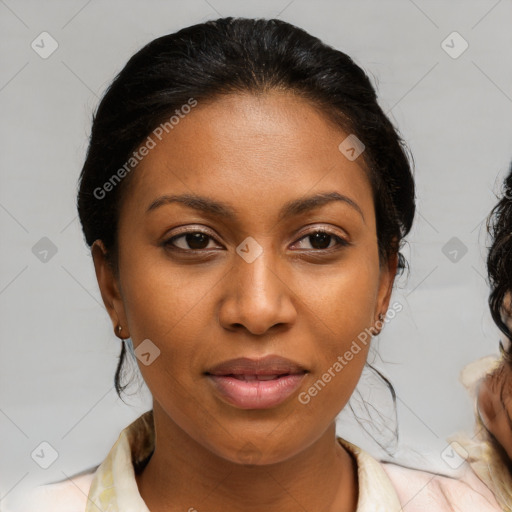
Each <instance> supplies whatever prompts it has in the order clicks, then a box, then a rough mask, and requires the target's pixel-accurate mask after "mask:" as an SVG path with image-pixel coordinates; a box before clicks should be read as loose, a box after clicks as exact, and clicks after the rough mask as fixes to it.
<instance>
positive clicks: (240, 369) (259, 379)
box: [205, 355, 308, 409]
mask: <svg viewBox="0 0 512 512" xmlns="http://www.w3.org/2000/svg"><path fill="white" fill-rule="evenodd" d="M306 373H308V372H307V370H306V368H304V367H303V366H302V365H300V364H298V363H295V362H294V361H291V360H289V359H285V358H283V357H280V356H275V355H270V356H266V357H263V358H257V359H252V358H247V357H240V358H237V359H231V360H229V361H225V362H223V363H221V364H218V365H216V366H214V367H213V368H211V369H210V370H208V371H206V372H205V375H206V376H207V377H208V380H209V381H210V382H211V383H212V384H213V387H214V389H215V390H216V391H217V392H218V393H219V394H220V395H221V397H222V398H223V399H224V400H225V401H227V402H228V403H229V404H231V405H234V406H235V407H238V408H239V409H268V408H271V407H276V406H277V405H279V404H281V403H282V402H284V401H285V400H286V399H287V398H288V397H290V396H291V395H292V394H293V393H294V392H295V391H296V390H297V388H298V387H299V386H300V384H301V382H302V380H303V379H304V376H305V375H306Z"/></svg>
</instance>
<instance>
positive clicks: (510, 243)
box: [487, 164, 512, 364]
mask: <svg viewBox="0 0 512 512" xmlns="http://www.w3.org/2000/svg"><path fill="white" fill-rule="evenodd" d="M487 232H488V233H489V235H490V237H491V246H490V247H489V253H488V255H487V274H488V278H489V284H490V294H489V308H490V310H491V315H492V318H493V320H494V322H495V323H496V325H497V326H498V328H499V329H500V331H501V332H502V333H503V334H504V335H505V336H506V337H507V338H509V339H512V333H511V330H510V328H509V327H508V326H507V323H506V318H507V317H512V302H511V303H510V304H509V303H507V301H506V298H507V297H511V296H512V164H511V165H510V170H509V173H508V175H507V177H506V178H505V180H504V182H503V186H502V192H501V197H500V198H499V201H498V204H496V206H495V207H494V208H493V209H492V211H491V213H490V214H489V217H488V219H487ZM500 351H501V353H502V355H503V357H504V358H505V359H506V360H508V362H509V363H510V364H512V345H511V347H510V348H509V350H505V349H504V347H503V344H502V343H501V342H500Z"/></svg>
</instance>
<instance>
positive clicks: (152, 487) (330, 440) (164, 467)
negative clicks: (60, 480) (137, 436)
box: [136, 402, 358, 512]
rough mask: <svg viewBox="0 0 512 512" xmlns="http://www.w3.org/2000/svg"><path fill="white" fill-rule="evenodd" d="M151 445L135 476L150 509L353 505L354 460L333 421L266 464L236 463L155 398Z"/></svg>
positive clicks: (346, 510) (349, 510) (330, 510)
mask: <svg viewBox="0 0 512 512" xmlns="http://www.w3.org/2000/svg"><path fill="white" fill-rule="evenodd" d="M153 417H154V422H155V432H156V433H157V438H156V439H155V450H154V453H153V455H152V457H151V459H150V460H149V462H148V464H147V465H146V467H145V468H144V470H143V471H142V472H141V473H140V474H138V475H136V480H137V485H138V488H139V492H140V494H141V496H142V498H143V499H144V501H145V503H146V505H147V506H148V508H149V509H150V510H151V512H164V511H168V510H187V511H190V512H194V510H196V511H197V512H202V511H204V510H222V511H223V512H235V511H237V512H238V511H240V510H244V511H247V512H253V511H254V512H256V511H261V510H265V511H267V512H274V511H275V512H288V511H290V512H291V511H293V512H296V511H297V510H324V511H326V512H334V511H336V512H354V511H355V510H356V508H357V496H358V485H357V464H356V462H355V460H354V459H353V457H352V455H351V454H349V453H348V452H347V451H346V450H345V448H344V447H342V446H341V445H340V444H339V443H338V442H337V440H336V429H335V423H334V422H333V423H332V424H331V425H330V426H329V428H328V429H327V430H326V431H325V432H324V434H322V436H321V437H320V438H319V439H318V440H317V441H315V442H314V443H313V444H312V445H310V446H308V447H307V448H306V449H305V450H303V451H302V452H300V453H299V454H297V455H295V456H293V457H292V458H290V459H288V460H285V461H282V462H279V463H275V464H269V465H241V464H236V463H234V462H231V461H229V460H226V459H224V458H222V457H219V456H217V455H216V454H214V453H212V452H211V451H210V450H208V449H207V448H205V447H204V446H202V445H201V444H199V443H197V442H196V441H195V440H194V439H192V438H191V437H190V436H188V435H187V434H186V433H185V432H184V431H183V430H182V429H181V428H180V427H179V426H178V425H176V423H174V422H173V421H172V420H171V419H170V418H169V416H168V415H167V414H166V413H165V412H164V411H163V410H162V409H161V408H160V407H159V406H158V404H157V403H156V402H155V404H154V407H153Z"/></svg>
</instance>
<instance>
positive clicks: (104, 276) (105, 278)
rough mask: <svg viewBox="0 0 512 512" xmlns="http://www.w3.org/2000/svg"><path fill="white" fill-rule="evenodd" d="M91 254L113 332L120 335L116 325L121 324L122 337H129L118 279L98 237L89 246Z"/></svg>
mask: <svg viewBox="0 0 512 512" xmlns="http://www.w3.org/2000/svg"><path fill="white" fill-rule="evenodd" d="M91 254H92V259H93V262H94V270H95V272H96V279H97V281H98V286H99V288H100V292H101V298H102V299H103V303H104V304H105V308H106V309H107V312H108V314H109V316H110V319H111V320H112V325H113V329H114V334H116V336H118V337H121V335H120V333H119V332H118V331H117V326H118V325H121V327H122V330H121V334H122V337H123V338H129V337H130V333H129V331H128V324H127V322H126V315H125V310H124V303H123V299H122V295H121V291H120V286H119V282H118V279H117V278H116V276H115V275H114V271H113V270H112V268H111V266H110V265H109V263H108V260H107V250H106V248H105V245H104V244H103V242H102V241H101V240H100V239H98V240H96V241H95V242H94V243H93V244H92V246H91Z"/></svg>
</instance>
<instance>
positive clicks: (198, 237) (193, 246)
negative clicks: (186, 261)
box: [164, 231, 213, 251]
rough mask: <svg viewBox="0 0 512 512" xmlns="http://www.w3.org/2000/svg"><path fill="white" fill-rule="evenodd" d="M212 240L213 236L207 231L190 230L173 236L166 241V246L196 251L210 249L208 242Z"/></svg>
mask: <svg viewBox="0 0 512 512" xmlns="http://www.w3.org/2000/svg"><path fill="white" fill-rule="evenodd" d="M211 240H213V238H212V237H211V236H209V235H207V234H206V233H203V232H201V231H189V232H187V233H182V234H181V235H177V236H173V237H172V238H170V239H169V240H167V241H166V242H164V245H165V246H166V247H169V246H170V247H171V248H177V249H182V250H184V251H188V250H192V251H194V250H202V249H208V248H209V247H208V244H209V242H210V241H211ZM178 241H179V242H178Z"/></svg>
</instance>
